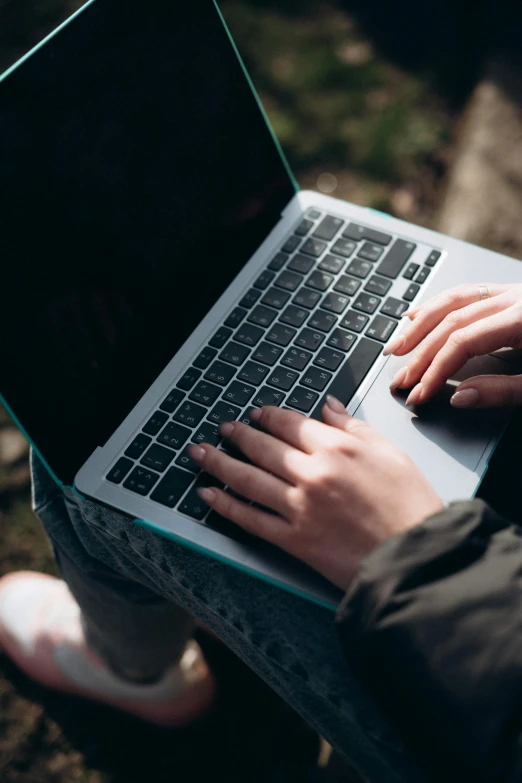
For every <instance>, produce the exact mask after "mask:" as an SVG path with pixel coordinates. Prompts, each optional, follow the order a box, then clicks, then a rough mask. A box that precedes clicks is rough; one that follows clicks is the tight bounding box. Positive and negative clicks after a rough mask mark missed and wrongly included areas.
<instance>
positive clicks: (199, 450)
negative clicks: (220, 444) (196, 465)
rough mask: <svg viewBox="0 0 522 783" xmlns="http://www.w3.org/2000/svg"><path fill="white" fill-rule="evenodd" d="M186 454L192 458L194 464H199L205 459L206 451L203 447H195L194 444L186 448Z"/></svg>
mask: <svg viewBox="0 0 522 783" xmlns="http://www.w3.org/2000/svg"><path fill="white" fill-rule="evenodd" d="M188 453H189V454H190V456H191V457H192V459H195V460H196V462H201V461H202V460H203V459H204V458H205V454H206V451H205V449H204V448H203V446H196V445H194V444H191V445H190V446H189V447H188Z"/></svg>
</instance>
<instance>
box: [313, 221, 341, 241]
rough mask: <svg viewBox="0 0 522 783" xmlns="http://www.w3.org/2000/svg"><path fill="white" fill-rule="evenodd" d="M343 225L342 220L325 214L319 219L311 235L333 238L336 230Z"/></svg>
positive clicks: (320, 237)
mask: <svg viewBox="0 0 522 783" xmlns="http://www.w3.org/2000/svg"><path fill="white" fill-rule="evenodd" d="M343 226H344V220H341V218H338V217H334V216H333V215H325V217H324V218H323V219H322V220H321V222H320V223H319V225H318V226H317V228H316V229H315V231H314V233H313V236H314V237H317V239H328V240H330V239H333V238H334V236H335V235H336V234H337V232H338V231H340V230H341V228H342V227H343Z"/></svg>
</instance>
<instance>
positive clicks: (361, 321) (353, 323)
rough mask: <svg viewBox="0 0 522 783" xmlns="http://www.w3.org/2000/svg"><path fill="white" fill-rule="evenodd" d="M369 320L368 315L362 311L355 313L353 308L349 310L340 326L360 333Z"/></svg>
mask: <svg viewBox="0 0 522 783" xmlns="http://www.w3.org/2000/svg"><path fill="white" fill-rule="evenodd" d="M369 320H370V319H369V318H368V316H367V315H361V314H360V313H355V312H354V311H353V310H348V312H347V313H346V315H345V316H344V318H343V320H342V321H341V323H340V324H339V326H340V327H341V328H342V329H350V331H351V332H357V333H359V332H362V330H363V329H364V327H365V326H366V324H367V323H368V321H369Z"/></svg>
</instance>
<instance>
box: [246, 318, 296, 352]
mask: <svg viewBox="0 0 522 783" xmlns="http://www.w3.org/2000/svg"><path fill="white" fill-rule="evenodd" d="M295 335H296V331H295V329H292V327H290V326H285V325H284V324H281V323H277V324H274V325H273V327H272V328H271V329H270V331H269V332H268V334H267V335H266V339H267V340H270V342H271V343H276V344H277V345H282V346H283V348H284V347H285V346H287V345H288V343H289V342H290V341H291V340H292V339H293V337H295ZM254 358H255V356H254ZM259 361H261V359H260V360H259Z"/></svg>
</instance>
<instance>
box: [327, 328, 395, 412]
mask: <svg viewBox="0 0 522 783" xmlns="http://www.w3.org/2000/svg"><path fill="white" fill-rule="evenodd" d="M381 351H382V345H381V344H380V343H378V342H375V340H368V339H367V338H366V337H361V339H360V340H359V341H358V343H357V345H356V346H355V348H354V349H353V351H352V352H351V353H350V354H349V355H348V357H347V358H346V359H345V361H344V364H342V365H341V367H340V368H339V370H338V372H337V375H336V376H334V379H333V381H332V383H331V384H330V386H328V387H327V389H326V394H331V395H333V396H334V397H337V399H338V400H340V401H341V402H342V403H343V405H348V403H349V402H350V400H351V399H352V397H353V396H354V394H355V392H356V391H357V389H358V388H359V386H360V385H361V383H362V382H363V380H364V379H365V378H366V376H367V375H368V373H369V371H370V369H371V368H372V366H373V364H374V362H375V361H376V359H377V357H378V356H379V354H380V353H381ZM326 394H324V395H323V396H322V397H321V400H320V402H319V403H318V405H317V406H316V407H315V408H314V410H313V412H312V418H313V419H317V420H319V421H321V411H322V408H323V405H324V404H325V402H326Z"/></svg>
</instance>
